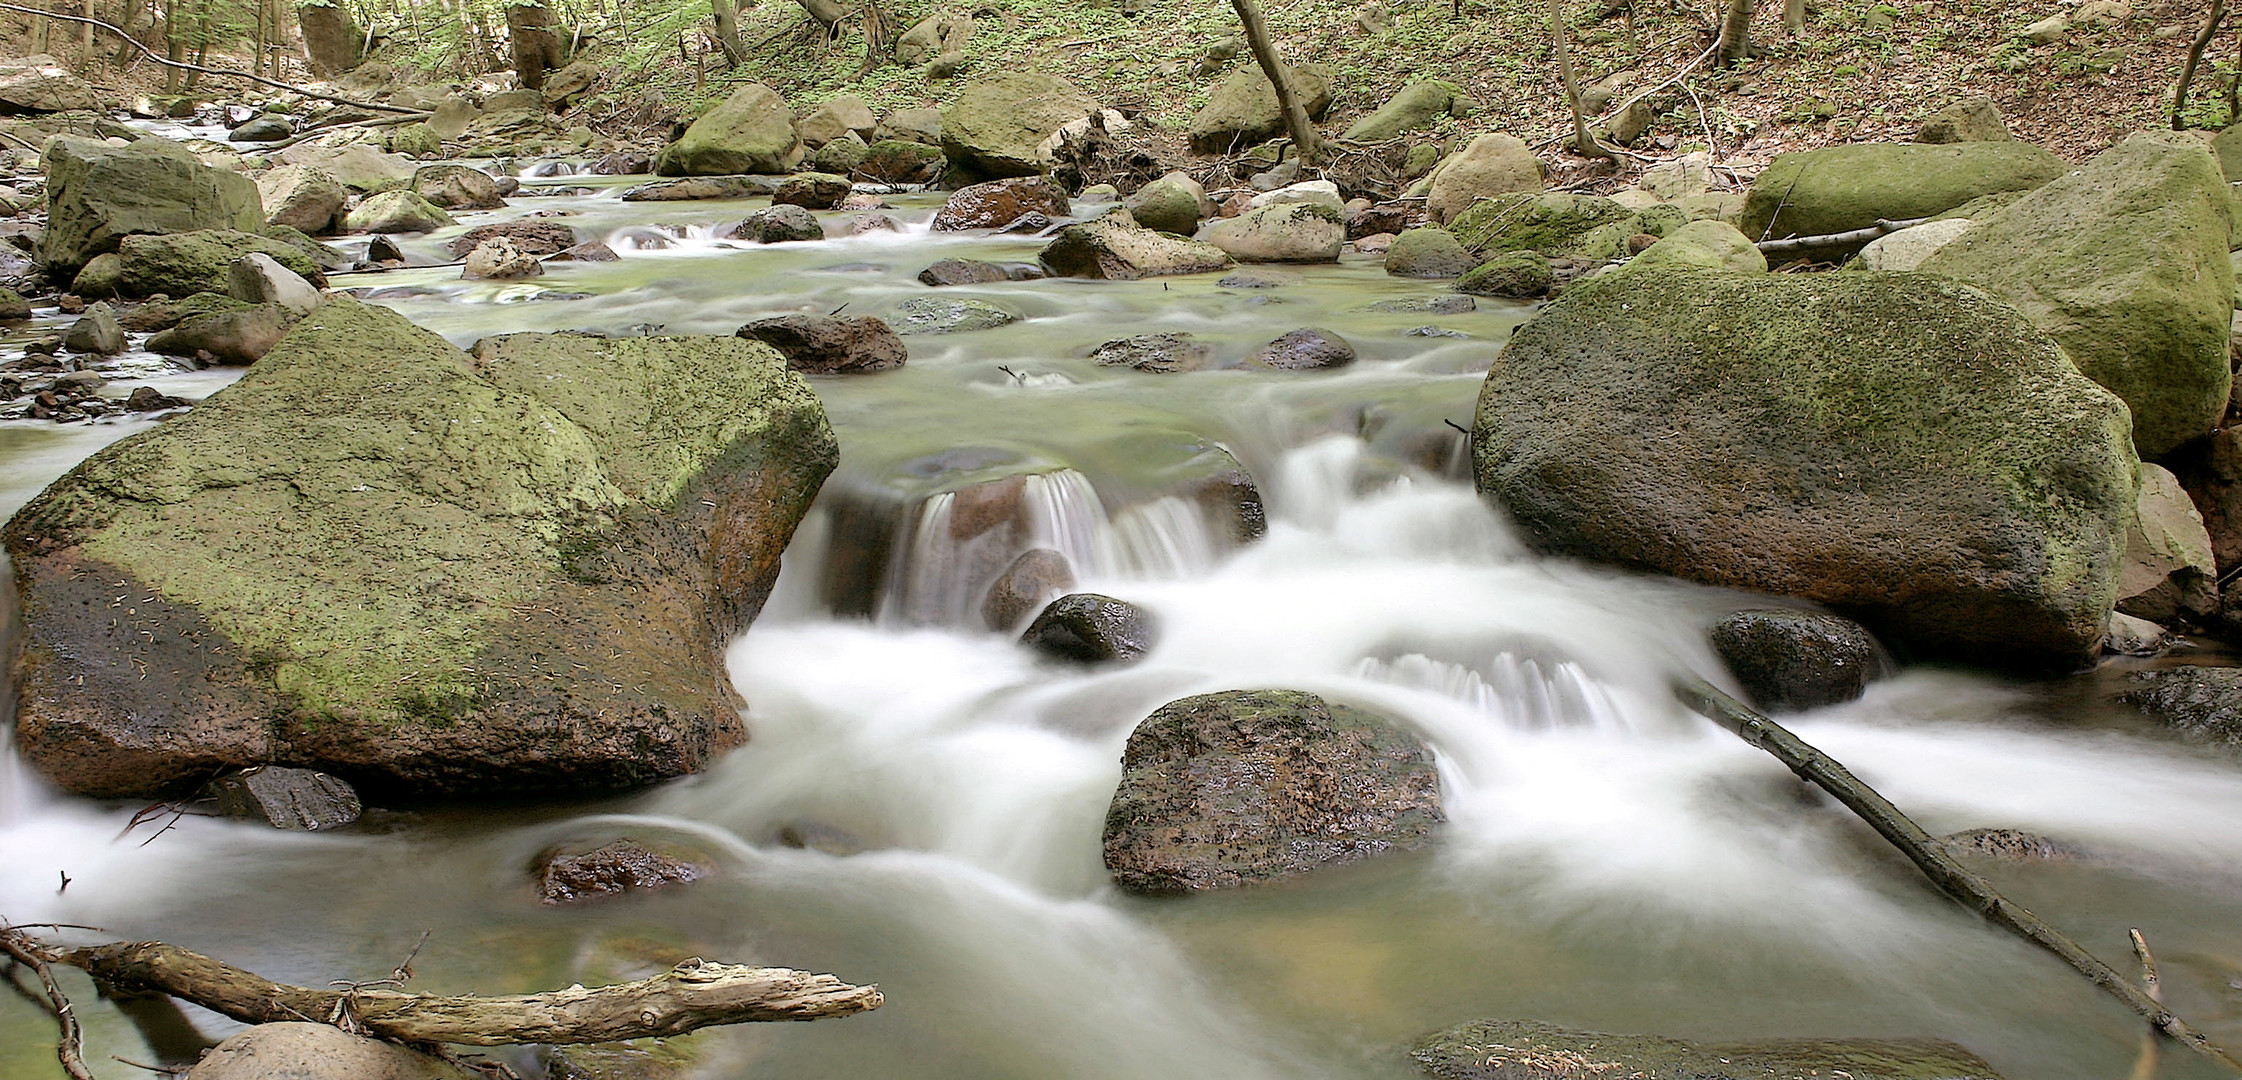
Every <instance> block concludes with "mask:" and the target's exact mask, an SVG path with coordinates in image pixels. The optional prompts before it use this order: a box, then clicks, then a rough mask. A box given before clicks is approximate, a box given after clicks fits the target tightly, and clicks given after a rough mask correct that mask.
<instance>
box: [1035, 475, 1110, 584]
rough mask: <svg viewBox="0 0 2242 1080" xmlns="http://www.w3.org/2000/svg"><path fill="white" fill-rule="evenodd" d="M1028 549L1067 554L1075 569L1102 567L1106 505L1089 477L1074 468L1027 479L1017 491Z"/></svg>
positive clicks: (1103, 564)
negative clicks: (1044, 549)
mask: <svg viewBox="0 0 2242 1080" xmlns="http://www.w3.org/2000/svg"><path fill="white" fill-rule="evenodd" d="M1020 505H1021V508H1022V510H1023V511H1024V513H1025V518H1026V524H1027V533H1028V537H1027V540H1028V543H1027V545H1026V546H1027V547H1030V548H1039V547H1042V548H1050V549H1051V550H1053V551H1056V552H1058V553H1059V554H1061V555H1064V556H1066V557H1067V561H1068V562H1070V563H1073V564H1074V568H1075V572H1076V573H1078V574H1080V573H1096V572H1099V571H1100V570H1102V569H1104V567H1105V558H1104V556H1103V554H1102V552H1101V543H1100V539H1099V538H1100V537H1102V536H1104V535H1105V533H1106V531H1107V529H1109V528H1110V527H1111V526H1110V523H1109V522H1108V521H1107V520H1106V516H1105V504H1104V503H1103V502H1101V501H1099V499H1098V489H1097V488H1095V487H1092V486H1091V484H1090V478H1089V477H1087V476H1084V475H1082V474H1081V473H1079V472H1076V471H1074V470H1073V469H1060V470H1058V471H1057V472H1048V473H1038V474H1036V475H1034V476H1030V477H1028V478H1027V485H1026V487H1025V488H1023V489H1022V491H1021V492H1020Z"/></svg>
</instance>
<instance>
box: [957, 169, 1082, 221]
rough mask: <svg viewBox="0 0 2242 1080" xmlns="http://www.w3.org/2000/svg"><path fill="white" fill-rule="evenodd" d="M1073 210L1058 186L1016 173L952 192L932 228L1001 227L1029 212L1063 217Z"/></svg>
mask: <svg viewBox="0 0 2242 1080" xmlns="http://www.w3.org/2000/svg"><path fill="white" fill-rule="evenodd" d="M1072 212H1073V207H1072V206H1071V205H1070V204H1069V203H1068V202H1067V195H1066V192H1065V191H1064V190H1062V189H1061V188H1060V187H1059V185H1057V184H1054V183H1052V182H1051V181H1050V180H1048V179H1045V178H1044V177H1041V176H1016V177H1012V178H1010V179H1006V180H991V181H989V182H988V183H985V184H974V185H971V186H969V187H962V188H959V189H958V190H956V191H955V192H952V193H951V194H950V198H949V200H948V201H946V202H944V203H943V204H942V209H940V210H938V211H936V212H935V214H934V223H933V225H932V226H931V227H932V228H933V230H934V231H935V232H958V231H961V230H965V229H1001V228H1003V227H1005V226H1007V225H1010V224H1012V223H1013V222H1015V221H1018V220H1019V219H1020V218H1022V217H1024V216H1026V215H1028V214H1031V213H1036V214H1042V215H1044V216H1045V217H1066V216H1067V215H1068V214H1070V213H1072Z"/></svg>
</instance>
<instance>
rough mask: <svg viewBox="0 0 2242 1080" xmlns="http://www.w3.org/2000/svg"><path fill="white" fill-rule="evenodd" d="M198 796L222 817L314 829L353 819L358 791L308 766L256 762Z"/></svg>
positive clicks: (214, 782) (359, 808)
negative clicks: (298, 766)
mask: <svg viewBox="0 0 2242 1080" xmlns="http://www.w3.org/2000/svg"><path fill="white" fill-rule="evenodd" d="M203 797H204V798H206V799H209V800H210V801H211V802H213V803H215V804H217V807H218V812H219V813H221V814H224V815H225V816H227V817H234V818H245V819H247V820H250V821H262V822H264V823H265V824H267V825H270V826H272V827H273V828H276V829H295V830H301V831H305V832H317V831H319V830H321V829H336V828H341V827H342V826H344V825H348V824H350V823H351V822H353V821H356V820H358V815H359V814H360V813H361V812H362V811H363V809H364V808H363V807H362V806H361V805H360V804H359V801H358V793H357V792H356V791H353V790H351V787H350V784H349V783H348V782H346V781H344V780H343V779H342V778H341V777H337V776H329V775H327V774H326V773H323V772H318V771H316V770H313V769H291V768H286V767H284V766H279V765H259V766H256V767H254V768H249V769H243V770H241V771H240V772H236V773H229V774H227V775H225V776H221V777H219V778H218V779H216V780H212V781H211V782H210V784H209V786H208V787H205V788H204V789H203Z"/></svg>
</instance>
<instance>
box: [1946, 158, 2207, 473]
mask: <svg viewBox="0 0 2242 1080" xmlns="http://www.w3.org/2000/svg"><path fill="white" fill-rule="evenodd" d="M1965 145H1981V146H2000V145H2007V144H2002V143H1978V144H1965ZM2231 213H2232V211H2231V207H2230V203H2229V201H2228V195H2227V190H2226V182H2225V179H2224V177H2223V176H2222V175H2221V174H2220V172H2219V167H2218V162H2217V161H2216V160H2215V159H2214V158H2213V157H2212V155H2211V152H2210V151H2209V150H2208V149H2207V148H2205V147H2204V145H2203V144H2202V143H2201V142H2200V141H2198V140H2197V139H2195V138H2194V137H2193V136H2190V135H2185V134H2180V133H2175V132H2142V133H2141V134H2138V135H2134V136H2133V137H2131V138H2128V139H2126V140H2125V141H2124V142H2121V143H2119V144H2117V145H2116V146H2113V147H2111V148H2110V149H2108V150H2105V151H2103V152H2102V153H2101V154H2099V155H2096V156H2095V158H2094V159H2093V160H2092V161H2089V162H2087V163H2086V165H2085V166H2084V167H2083V168H2080V169H2078V170H2076V171H2074V172H2072V173H2070V174H2069V175H2067V176H2064V177H2062V178H2061V179H2059V180H2055V181H2054V182H2052V183H2049V184H2048V185H2047V186H2045V187H2042V188H2040V189H2039V190H2037V191H2034V192H2032V193H2031V194H2029V195H2026V196H2025V197H2023V198H2021V199H2018V200H2017V201H2015V202H2013V203H2010V204H2009V205H2008V207H2007V208H2006V209H2003V210H2000V211H1998V212H1996V213H1994V214H1992V215H1990V216H1988V217H1985V218H1983V219H1981V220H1980V221H1978V223H1977V225H1976V226H1975V227H1973V228H1971V229H1969V230H1968V231H1966V232H1964V233H1962V234H1961V236H1959V237H1957V238H1956V239H1954V240H1953V241H1952V242H1950V243H1948V244H1947V245H1946V246H1944V247H1941V248H1939V249H1938V251H1937V253H1936V254H1933V255H1932V256H1931V257H1930V258H1929V259H1926V260H1924V262H1923V264H1922V267H1921V269H1922V271H1923V272H1924V273H1928V274H1944V275H1947V276H1950V277H1956V278H1960V279H1962V280H1963V281H1967V282H1969V283H1970V284H1972V285H1976V286H1978V287H1979V288H1982V289H1984V290H1986V291H1987V292H1990V293H1992V294H1993V295H1995V296H1998V297H2000V298H2002V299H2004V300H2007V301H2008V302H2009V303H2012V304H2015V305H2016V306H2017V307H2018V308H2021V309H2022V310H2023V312H2024V314H2025V315H2027V316H2029V317H2030V318H2031V319H2032V321H2033V322H2035V323H2037V324H2039V325H2040V326H2041V327H2043V328H2045V329H2046V330H2047V331H2049V332H2050V333H2052V334H2054V335H2055V339H2056V340H2057V341H2060V342H2062V343H2063V350H2064V351H2065V352H2067V353H2069V354H2070V356H2071V361H2072V362H2073V363H2075V364H2077V365H2078V368H2079V370H2080V371H2082V372H2085V373H2086V377H2087V378H2090V379H2093V380H2094V381H2095V382H2098V383H2101V384H2102V385H2103V386H2106V387H2109V388H2110V389H2111V390H2112V391H2115V392H2116V394H2117V396H2119V397H2121V398H2124V399H2125V404H2126V405H2127V407H2129V408H2131V409H2132V410H2133V441H2134V444H2135V445H2136V446H2138V447H2139V448H2140V452H2141V456H2142V457H2144V458H2153V457H2159V456H2162V455H2163V454H2164V453H2165V452H2167V451H2169V450H2171V449H2172V448H2173V447H2176V446H2178V445H2180V444H2181V443H2183V442H2186V441H2187V440H2189V439H2192V438H2195V437H2196V436H2198V435H2202V434H2204V433H2205V432H2208V431H2210V430H2211V428H2212V426H2213V425H2215V424H2216V423H2218V420H2219V416H2220V414H2221V413H2223V412H2224V411H2225V410H2226V401H2227V393H2228V390H2229V383H2230V377H2229V370H2230V369H2229V368H2228V366H2227V333H2228V323H2229V322H2230V321H2231V320H2232V318H2233V315H2234V268H2233V265H2232V264H2231V263H2230V262H2229V261H2228V259H2227V250H2226V249H2227V244H2228V242H2227V233H2228V230H2229V228H2230V221H2231Z"/></svg>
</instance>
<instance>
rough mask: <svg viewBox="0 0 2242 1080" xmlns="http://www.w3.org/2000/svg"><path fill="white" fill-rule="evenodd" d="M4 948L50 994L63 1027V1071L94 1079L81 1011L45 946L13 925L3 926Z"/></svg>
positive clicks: (59, 1053)
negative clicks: (80, 1022)
mask: <svg viewBox="0 0 2242 1080" xmlns="http://www.w3.org/2000/svg"><path fill="white" fill-rule="evenodd" d="M0 952H5V953H7V954H8V956H9V957H10V958H12V959H13V960H14V961H15V962H16V963H18V964H22V965H23V966H24V967H27V968H30V969H31V973H32V974H33V975H36V976H38V977H39V987H40V989H42V990H44V991H45V992H46V995H47V1008H48V1009H49V1010H50V1011H52V1012H53V1013H54V1018H55V1025H56V1026H57V1027H60V1028H61V1029H62V1037H61V1038H60V1039H58V1040H57V1041H56V1042H55V1048H54V1053H55V1060H57V1061H59V1062H61V1063H62V1071H63V1072H64V1073H66V1074H68V1075H69V1077H70V1080H94V1075H93V1073H92V1071H91V1070H89V1069H87V1068H86V1059H85V1055H84V1035H83V1033H82V1032H80V1031H79V1029H78V1014H77V1012H76V1011H74V1010H73V1009H72V1008H71V1005H70V998H69V996H68V995H66V994H64V993H63V992H62V987H61V986H60V985H59V984H57V983H56V982H55V981H54V971H53V970H52V969H50V968H48V967H47V957H46V955H45V953H44V951H43V950H41V949H40V948H39V946H38V945H37V944H36V943H34V942H33V941H32V940H31V939H30V938H28V937H25V936H24V935H23V933H22V932H21V931H19V930H17V929H16V928H15V927H13V926H8V927H5V928H0Z"/></svg>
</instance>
